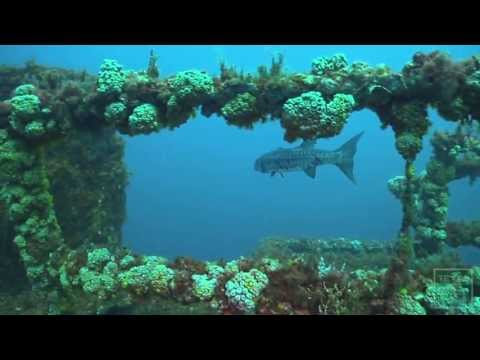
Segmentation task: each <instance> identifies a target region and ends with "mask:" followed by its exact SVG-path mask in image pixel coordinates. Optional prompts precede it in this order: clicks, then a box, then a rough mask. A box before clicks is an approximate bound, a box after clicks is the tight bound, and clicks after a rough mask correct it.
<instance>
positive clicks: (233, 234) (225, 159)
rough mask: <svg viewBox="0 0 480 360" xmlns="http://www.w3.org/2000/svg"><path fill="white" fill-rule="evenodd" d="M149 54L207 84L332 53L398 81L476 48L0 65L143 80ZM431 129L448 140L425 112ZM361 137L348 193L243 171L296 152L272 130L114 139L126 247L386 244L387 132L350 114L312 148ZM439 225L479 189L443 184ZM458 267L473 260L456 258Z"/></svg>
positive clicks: (261, 49) (222, 53)
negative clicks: (225, 71) (103, 69)
mask: <svg viewBox="0 0 480 360" xmlns="http://www.w3.org/2000/svg"><path fill="white" fill-rule="evenodd" d="M151 49H154V50H155V51H156V53H157V54H158V55H159V68H160V74H161V76H162V77H164V76H169V75H172V74H174V73H175V72H178V71H182V70H188V69H200V70H206V71H208V72H209V73H211V74H218V72H219V66H218V63H219V61H220V59H223V60H225V61H226V62H227V63H228V64H234V65H236V66H237V67H238V68H241V69H244V70H245V71H247V72H255V71H256V68H257V66H258V65H261V64H270V62H271V58H272V56H273V55H275V54H277V53H282V54H283V55H284V57H285V66H286V70H287V71H291V72H300V71H309V70H310V64H311V61H312V59H314V58H315V57H318V56H329V55H333V54H335V53H344V54H345V55H346V56H347V58H348V59H349V61H355V60H362V61H366V62H368V63H370V64H372V65H373V64H380V63H385V64H387V65H389V66H390V67H391V68H392V69H394V70H397V71H399V70H400V69H401V68H402V66H403V65H404V64H405V63H406V62H408V61H409V60H410V59H411V57H412V55H413V54H414V53H415V52H417V51H424V52H429V51H433V50H443V51H447V52H449V53H450V54H451V55H452V56H453V57H454V58H455V59H457V60H460V59H464V58H466V57H469V56H471V55H474V54H478V53H480V47H479V46H435V45H432V46H419V45H414V46H413V45H412V46H409V45H405V46H363V45H352V46H293V45H290V46H279V45H272V46H259V45H256V46H248V45H242V46H233V45H232V46H219V45H215V46H210V45H195V46H187V45H182V46H173V45H169V46H157V45H151V46H150V45H145V46H143V45H142V46H138V45H135V46H117V45H116V46H99V45H96V46H0V63H2V64H8V65H21V64H23V63H24V62H25V61H27V60H29V59H32V58H34V59H35V60H36V61H37V62H38V63H40V64H42V65H50V66H60V67H64V68H72V69H78V70H83V69H85V70H87V71H89V72H91V73H96V72H98V70H99V67H100V65H101V63H102V61H103V59H105V58H110V59H116V60H118V61H119V62H120V63H121V64H123V65H124V67H125V68H127V69H134V70H141V69H145V68H146V66H147V63H148V55H149V52H150V50H151ZM431 119H432V121H433V127H432V129H431V130H430V134H429V137H430V136H431V134H432V133H433V131H434V130H435V129H453V128H454V124H452V123H449V122H446V121H444V120H442V119H441V118H440V117H439V116H438V115H437V114H436V113H435V112H434V111H431ZM360 131H365V135H364V137H363V138H362V139H361V141H360V143H359V148H358V153H357V155H356V158H355V174H356V178H357V183H358V184H357V185H354V184H352V183H351V182H350V181H349V180H348V179H347V178H346V177H345V176H344V175H343V174H342V173H341V172H340V171H339V170H338V169H337V168H335V167H333V166H330V167H329V166H322V167H320V168H319V169H318V171H317V178H316V179H314V180H313V179H311V178H309V177H307V176H306V175H305V174H304V173H289V174H287V175H286V176H285V178H281V177H278V176H277V177H270V176H268V175H265V174H260V173H257V172H254V170H253V163H254V161H255V159H256V158H257V157H258V156H260V155H261V154H263V153H265V152H268V151H270V150H273V149H275V148H278V147H280V146H282V147H289V146H296V145H298V144H299V142H297V143H294V144H287V143H285V142H284V141H283V130H282V129H281V127H280V124H279V122H278V121H275V122H269V123H266V124H258V125H256V126H255V129H254V131H249V130H242V129H238V128H236V127H233V126H228V125H227V124H226V123H225V122H224V121H223V120H222V119H220V118H218V117H211V118H208V119H206V118H204V117H202V116H201V115H199V116H198V117H197V118H195V119H192V120H190V121H189V122H188V123H187V124H185V125H183V126H181V127H180V128H178V129H176V130H175V131H174V132H171V131H162V132H160V133H158V134H152V135H148V136H137V137H135V138H129V137H126V141H127V148H126V163H127V166H128V168H129V170H130V171H131V172H132V173H133V176H132V178H131V180H130V185H129V187H128V189H127V196H128V200H127V212H128V220H127V222H126V224H125V226H124V239H125V243H126V245H128V246H129V247H131V248H133V249H134V250H137V251H141V252H144V253H148V254H156V255H162V256H167V257H174V256H178V255H189V256H193V257H197V258H202V259H207V260H208V259H217V258H220V257H223V258H227V259H230V258H233V257H238V256H240V255H245V254H247V253H249V252H250V251H252V250H253V249H254V248H255V246H256V244H257V242H258V240H259V239H260V238H262V237H264V236H269V235H283V236H321V237H330V236H332V237H333V236H344V237H351V238H358V239H371V240H384V241H391V240H392V239H394V238H395V235H396V232H397V230H398V228H399V225H400V220H401V207H400V203H399V202H398V201H397V200H396V199H395V198H394V197H393V196H392V195H391V194H390V193H389V192H388V190H387V185H386V183H387V181H388V179H390V178H391V177H393V176H396V175H401V174H402V172H403V165H404V163H403V160H402V159H401V158H400V156H399V155H398V154H397V152H396V150H395V147H394V136H393V132H392V130H391V129H387V130H381V129H380V122H379V120H378V118H377V117H376V115H375V114H374V113H372V112H370V111H368V110H365V111H361V112H357V113H354V114H353V115H352V116H351V118H350V120H349V122H348V124H347V125H346V127H345V129H344V131H343V132H342V134H341V135H339V136H337V137H335V138H333V139H328V140H321V141H319V142H318V144H317V147H319V148H323V149H334V148H336V147H338V146H340V145H341V144H342V143H344V142H345V141H346V140H348V139H349V138H350V137H352V136H353V135H355V134H357V133H358V132H360ZM430 153H431V146H430V144H429V139H426V141H425V142H424V151H423V152H422V154H421V155H420V156H419V158H418V159H417V161H416V165H417V168H418V169H420V170H421V169H423V168H424V166H425V164H426V162H427V160H428V158H429V156H430ZM450 190H451V194H452V196H451V201H450V211H449V217H450V218H451V219H455V220H458V219H465V220H470V219H474V218H479V215H480V188H479V183H478V182H477V183H475V184H474V185H473V186H470V185H469V184H468V180H461V181H456V182H454V183H452V184H451V186H450ZM466 254H467V256H468V255H470V254H473V252H472V251H470V250H468V251H467V252H466Z"/></svg>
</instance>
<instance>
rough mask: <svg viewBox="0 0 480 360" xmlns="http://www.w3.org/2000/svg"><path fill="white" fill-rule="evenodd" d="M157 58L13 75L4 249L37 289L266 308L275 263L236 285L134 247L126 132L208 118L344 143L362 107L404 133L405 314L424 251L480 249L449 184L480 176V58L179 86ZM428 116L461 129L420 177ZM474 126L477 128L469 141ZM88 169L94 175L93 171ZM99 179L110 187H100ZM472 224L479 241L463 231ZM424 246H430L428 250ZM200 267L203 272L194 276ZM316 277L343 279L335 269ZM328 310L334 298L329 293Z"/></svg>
mask: <svg viewBox="0 0 480 360" xmlns="http://www.w3.org/2000/svg"><path fill="white" fill-rule="evenodd" d="M157 60H158V57H157V56H156V55H155V54H154V53H153V52H152V53H151V56H150V59H149V63H148V68H147V70H146V71H131V70H126V69H124V68H123V66H122V65H121V64H119V63H118V62H117V61H115V60H111V59H109V60H105V61H104V63H103V64H102V65H101V67H100V71H99V73H98V75H97V76H96V77H95V76H92V75H89V74H87V73H86V72H73V71H68V70H63V69H49V68H45V67H42V66H39V65H37V64H35V63H34V62H29V63H28V64H27V65H26V66H25V68H22V69H17V68H7V67H2V68H0V78H1V79H3V80H5V81H3V80H2V86H1V87H0V100H1V101H0V150H1V151H0V167H1V168H2V173H1V174H0V183H1V191H0V205H1V207H0V215H1V216H2V218H3V219H6V220H5V221H4V222H5V223H6V225H5V226H4V227H5V228H6V229H7V230H8V232H9V234H8V235H6V236H5V239H7V240H4V239H3V240H2V243H3V242H8V238H9V237H13V243H14V244H15V246H16V250H15V249H10V250H9V251H14V252H15V251H16V252H18V255H19V259H20V261H21V262H22V263H23V266H24V267H25V272H26V276H27V278H28V279H29V281H30V283H31V284H32V285H33V286H34V287H35V288H42V289H50V291H51V292H52V293H56V292H58V291H60V292H64V293H67V294H68V296H70V297H74V296H75V294H77V295H78V294H79V293H82V294H85V293H87V294H89V295H91V298H92V299H95V301H98V302H100V303H101V302H105V301H110V300H111V299H112V298H116V297H118V296H119V295H118V294H122V292H125V293H126V294H128V296H127V297H126V298H128V299H130V300H131V299H133V300H131V301H134V299H135V298H138V297H139V296H144V295H145V294H149V293H155V294H158V295H159V296H168V294H170V295H171V296H174V297H179V298H183V299H185V301H187V302H188V301H190V300H189V299H194V298H196V299H200V300H206V299H212V298H216V299H224V300H223V301H219V302H218V304H217V306H218V307H219V308H230V309H232V310H231V311H238V310H241V311H246V312H252V311H255V309H262V306H259V307H258V306H256V305H255V302H258V301H260V300H258V299H260V295H261V293H262V292H263V291H266V292H268V291H270V290H269V288H271V284H275V278H274V279H269V278H268V271H267V270H266V269H272V268H275V266H273V265H272V266H270V267H266V268H265V266H264V270H265V271H266V272H264V271H262V269H260V268H259V267H260V265H261V264H258V263H250V266H247V265H245V262H244V264H243V268H242V266H240V267H239V268H238V269H237V271H236V272H235V271H234V272H230V274H231V276H230V277H225V274H228V273H229V272H228V271H227V270H226V267H225V268H224V270H225V271H223V272H221V273H222V274H223V275H222V276H220V275H218V274H217V275H214V274H212V273H210V272H209V271H208V270H205V264H203V265H202V264H197V265H195V263H190V267H188V269H190V270H189V271H186V270H185V266H184V265H185V264H182V263H176V264H175V265H172V264H168V263H167V264H166V263H163V262H162V260H161V259H156V258H148V257H142V256H138V255H134V254H131V253H129V252H128V250H126V249H123V248H122V246H121V236H120V233H121V232H120V226H121V224H122V222H123V220H124V188H125V186H126V183H127V173H126V171H125V169H124V167H123V163H122V156H123V143H122V141H121V140H120V138H119V137H118V135H117V132H118V133H120V134H125V135H129V136H139V135H147V134H152V133H155V132H159V131H163V130H167V129H168V130H174V129H175V128H177V127H179V126H181V125H183V124H185V123H186V122H187V121H188V120H189V119H191V118H193V117H194V116H195V115H196V112H197V111H198V110H200V112H201V114H203V115H204V116H206V117H210V116H212V115H214V114H215V115H217V116H219V117H223V118H224V119H225V121H226V122H227V123H228V124H230V125H233V126H238V127H241V128H246V129H252V128H253V126H254V124H255V123H257V122H265V121H273V120H276V119H278V120H279V121H280V124H281V126H282V127H283V128H284V130H285V134H284V139H285V140H286V141H288V142H293V141H295V140H297V139H304V140H311V139H318V138H328V137H332V136H335V135H338V134H340V133H341V131H342V129H343V127H344V126H345V124H346V122H347V121H348V118H349V116H350V114H351V113H352V112H354V111H360V110H362V109H370V110H372V111H373V112H375V113H376V114H377V115H378V117H379V119H380V123H381V126H382V128H387V127H391V128H392V130H393V131H394V133H395V139H396V141H395V144H394V145H395V147H396V149H397V151H398V153H399V154H400V155H401V156H402V157H403V159H404V160H405V174H404V177H403V178H397V179H394V180H392V181H391V182H390V183H389V187H390V189H391V190H392V192H393V193H394V194H395V195H396V196H397V197H398V198H399V199H400V201H401V202H402V207H403V220H402V222H401V227H400V230H399V236H398V244H397V245H398V246H397V248H396V255H393V260H392V262H391V264H390V267H389V269H388V271H387V272H386V275H385V277H386V278H385V280H384V281H385V282H386V283H388V284H386V285H385V292H384V297H385V298H388V302H390V303H395V304H397V303H398V301H400V300H401V301H405V302H406V305H405V307H403V308H409V309H415V308H416V304H415V303H413V302H412V299H411V297H409V295H407V294H406V293H405V291H404V292H403V293H402V294H400V295H399V292H398V291H399V290H400V288H402V286H404V285H405V284H406V283H408V279H409V275H408V264H409V262H410V261H411V260H412V259H413V257H414V255H415V254H416V255H417V256H428V255H431V254H433V253H435V252H439V251H440V249H441V247H442V244H443V243H449V244H453V245H456V246H458V245H460V244H462V245H463V244H473V245H477V246H478V245H479V241H478V236H477V235H478V231H477V229H478V225H477V224H476V222H472V223H471V224H469V225H468V224H467V225H466V227H465V226H463V227H462V224H448V223H447V221H446V214H447V211H448V183H449V182H450V181H452V180H454V179H458V178H462V177H467V176H468V177H470V179H471V180H472V181H474V180H475V178H476V177H477V176H478V174H479V173H480V161H479V156H480V150H479V140H478V139H479V137H480V134H479V132H478V119H479V115H480V56H473V57H471V58H469V59H466V60H464V61H459V62H455V61H453V60H452V59H451V58H450V57H449V55H447V54H445V53H442V52H438V51H435V52H432V53H429V54H424V53H416V54H414V56H413V58H412V60H411V61H410V62H409V63H407V64H406V65H405V66H404V67H403V69H402V70H401V71H400V72H394V71H392V70H391V69H390V68H388V66H386V65H383V64H382V65H378V66H370V65H369V64H367V63H364V62H353V63H351V64H349V63H348V61H347V59H346V57H345V56H344V55H341V54H337V55H334V56H332V57H321V58H317V59H315V60H314V61H313V62H312V67H311V71H310V72H307V73H287V72H285V71H284V69H283V57H282V56H279V57H276V58H274V59H272V64H271V66H270V67H267V66H260V67H259V68H258V70H257V73H256V74H245V73H243V72H242V71H239V70H237V69H236V68H235V67H228V66H226V65H225V64H221V66H220V73H219V75H218V76H212V75H209V74H208V73H206V72H204V71H200V70H186V71H182V72H179V73H177V74H174V75H172V76H168V77H166V78H162V77H161V76H160V72H159V70H158V68H157ZM429 107H432V108H434V109H436V110H437V111H438V112H439V113H440V115H442V116H443V117H444V118H445V119H447V120H449V121H453V122H457V123H458V126H459V130H458V131H457V133H455V134H445V133H438V134H437V135H436V136H435V137H434V139H433V146H434V149H435V155H434V158H433V159H432V160H431V161H430V163H429V165H428V167H427V170H426V172H425V173H423V174H421V175H420V176H416V174H415V169H414V166H413V161H414V160H415V158H416V156H417V155H418V153H419V152H420V151H421V150H422V144H423V138H424V136H425V135H426V133H427V131H428V129H429V127H430V121H429V119H428V113H427V109H428V108H429ZM466 128H469V129H476V130H469V131H470V132H469V133H468V134H467V135H466V134H464V133H463V131H464V130H465V129H466ZM85 141H87V142H90V143H91V144H95V150H92V151H91V152H89V153H88V152H85V151H83V152H81V150H80V148H81V144H84V143H85ZM61 144H64V145H66V146H67V148H68V151H67V152H66V154H65V155H64V156H63V157H62V156H58V155H55V154H56V153H57V152H55V151H54V150H55V147H56V146H57V147H58V146H61ZM75 149H77V150H79V152H80V154H78V153H75V151H74V150H75ZM102 154H103V155H102ZM106 154H107V155H106ZM60 159H62V161H63V162H62V163H60V162H59V160H60ZM55 163H56V164H57V165H56V166H53V167H51V166H49V164H51V165H54V164H55ZM58 164H61V165H58ZM79 164H82V165H83V166H82V171H79V169H78V167H79V166H80V165H79ZM99 164H103V165H99ZM75 167H77V169H76V170H75ZM86 168H89V169H90V171H89V172H88V173H87V174H84V173H83V169H86ZM97 172H98V175H99V176H100V180H97V182H98V184H99V185H101V186H100V187H97V186H92V185H91V182H92V181H94V180H92V179H94V178H95V176H94V175H93V174H95V173H97ZM80 173H82V174H81V175H80ZM76 174H77V175H78V179H80V180H79V182H78V184H79V185H80V186H79V188H83V189H88V192H89V194H90V197H86V199H90V201H89V200H86V202H84V208H83V211H85V210H86V209H87V208H88V211H93V212H91V214H93V215H92V216H90V217H86V218H84V220H83V223H82V224H81V225H80V226H76V224H75V220H74V219H75V216H78V212H79V211H80V210H81V209H82V208H81V206H80V205H77V204H75V205H72V202H75V199H81V198H82V194H79V193H77V194H75V192H74V191H73V190H71V189H65V188H62V179H65V177H68V178H69V179H70V180H69V181H71V180H72V179H73V178H75V175H76ZM88 174H89V175H88ZM86 184H90V185H89V186H87V185H86ZM104 185H105V186H106V187H102V186H104ZM94 188H96V189H97V190H96V191H95V190H93V189H94ZM98 189H101V190H98ZM95 201H97V203H96V204H94V202H95ZM69 205H71V207H70V208H69ZM77 225H78V223H77ZM80 228H81V229H87V230H80ZM464 228H468V231H463V232H462V231H461V229H464ZM7 230H6V231H7ZM412 230H414V231H415V235H412V234H411V231H412ZM82 231H83V233H82ZM472 233H473V234H476V235H475V236H474V237H472V236H471V235H472ZM84 235H86V236H84ZM414 237H415V238H416V239H417V240H420V241H419V242H417V243H416V244H415V245H414ZM97 257H99V259H97ZM246 263H247V264H248V261H247V262H246ZM273 263H275V261H273ZM270 265H271V264H270ZM290 265H291V266H303V265H298V264H297V265H294V264H293V263H291V264H290ZM218 266H220V265H218ZM254 266H255V267H254ZM231 267H233V268H234V266H233V265H231ZM192 268H193V269H196V270H198V271H196V272H195V273H192V271H191V269H192ZM222 268H223V267H222ZM316 269H317V270H318V272H320V273H321V274H324V275H325V274H328V273H330V272H331V271H330V270H331V268H330V267H329V266H328V265H326V264H325V263H322V264H319V265H318V266H316ZM319 269H320V270H319ZM217 270H218V269H217ZM275 271H281V270H275ZM317 275H318V274H317ZM357 275H358V274H357ZM324 285H325V284H324ZM186 289H194V290H193V292H186ZM332 291H336V292H337V293H338V292H339V291H340V289H339V288H337V289H336V290H332ZM327 295H328V293H327ZM337 295H338V294H337ZM52 296H53V295H52ZM332 296H333V295H332ZM399 299H400V300H399ZM92 301H93V300H92ZM322 301H326V302H328V301H330V300H329V299H328V296H327V299H324V300H322ZM337 305H338V304H337ZM265 306H267V305H265V304H263V308H265ZM97 308H98V307H97ZM394 308H395V306H393V307H390V310H391V309H394ZM397 308H398V306H397ZM417 308H418V307H417ZM322 309H323V310H322V311H323V312H328V311H327V310H326V307H322ZM390 310H388V311H390ZM258 311H261V310H258ZM392 311H393V310H392Z"/></svg>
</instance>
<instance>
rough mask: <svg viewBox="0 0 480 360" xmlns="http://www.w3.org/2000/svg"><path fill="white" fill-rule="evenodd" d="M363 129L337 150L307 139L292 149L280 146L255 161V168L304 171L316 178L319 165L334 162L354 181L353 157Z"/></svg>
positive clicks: (261, 170)
mask: <svg viewBox="0 0 480 360" xmlns="http://www.w3.org/2000/svg"><path fill="white" fill-rule="evenodd" d="M362 135H363V131H362V132H361V133H360V134H358V135H356V136H354V137H353V138H351V139H350V140H348V141H347V142H346V143H345V144H343V145H342V146H340V147H339V148H338V149H337V150H320V149H315V148H314V146H315V143H316V141H315V140H305V141H304V142H303V143H302V144H301V145H300V146H297V147H295V148H292V149H282V148H279V149H277V150H274V151H272V152H269V153H266V154H265V155H262V156H261V157H259V158H258V159H257V160H256V161H255V170H256V171H260V172H262V173H267V174H271V176H274V175H275V174H280V175H281V176H282V177H283V176H284V175H283V174H284V173H285V172H294V171H304V172H305V173H306V174H307V175H308V176H310V177H311V178H315V175H316V171H317V166H320V165H327V164H332V165H336V166H338V167H339V169H340V170H342V172H343V173H344V174H345V175H346V176H347V177H348V178H349V179H350V180H351V181H352V182H353V183H356V182H355V177H354V176H353V157H354V156H355V153H356V151H357V143H358V140H359V139H360V137H361V136H362Z"/></svg>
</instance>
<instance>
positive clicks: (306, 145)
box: [300, 140, 317, 149]
mask: <svg viewBox="0 0 480 360" xmlns="http://www.w3.org/2000/svg"><path fill="white" fill-rule="evenodd" d="M316 142H317V141H316V140H304V141H303V142H302V143H301V144H300V147H301V148H304V149H313V147H314V146H315V143H316Z"/></svg>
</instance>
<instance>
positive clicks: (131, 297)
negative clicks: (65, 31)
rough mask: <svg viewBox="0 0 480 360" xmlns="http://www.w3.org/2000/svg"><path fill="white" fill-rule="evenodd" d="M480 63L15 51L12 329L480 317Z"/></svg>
mask: <svg viewBox="0 0 480 360" xmlns="http://www.w3.org/2000/svg"><path fill="white" fill-rule="evenodd" d="M479 121H480V46H475V45H468V46H467V45H452V46H447V45H401V46H400V45H395V46H394V45H388V46H387V45H375V46H374V45H349V46H346V45H341V46H340V45H339V46H334V45H328V46H327V45H301V46H300V45H265V46H263V45H222V46H220V45H128V46H120V45H42V46H40V45H18V46H17V45H0V314H2V315H12V314H18V315H120V314H126V315H127V314H128V315H149V314H152V315H480V188H479V181H477V180H478V179H477V178H478V177H480V123H479Z"/></svg>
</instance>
